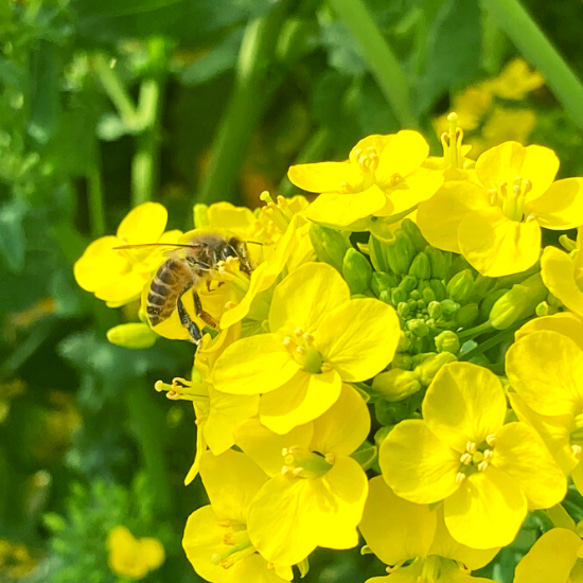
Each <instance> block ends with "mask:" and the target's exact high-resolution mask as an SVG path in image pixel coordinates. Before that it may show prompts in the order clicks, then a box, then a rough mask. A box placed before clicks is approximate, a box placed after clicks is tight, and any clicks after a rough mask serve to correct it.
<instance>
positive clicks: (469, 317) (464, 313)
mask: <svg viewBox="0 0 583 583" xmlns="http://www.w3.org/2000/svg"><path fill="white" fill-rule="evenodd" d="M479 315H480V310H479V308H478V304H466V305H465V306H462V307H461V308H460V309H459V311H458V312H457V314H456V315H455V320H456V322H457V323H458V325H459V326H461V327H462V328H471V326H472V324H473V323H474V322H475V321H476V320H477V319H478V316H479Z"/></svg>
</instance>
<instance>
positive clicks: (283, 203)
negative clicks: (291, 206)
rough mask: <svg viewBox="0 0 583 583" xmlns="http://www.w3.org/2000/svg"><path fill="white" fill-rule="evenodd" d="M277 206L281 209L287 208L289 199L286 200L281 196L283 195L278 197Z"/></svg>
mask: <svg viewBox="0 0 583 583" xmlns="http://www.w3.org/2000/svg"><path fill="white" fill-rule="evenodd" d="M277 204H278V205H279V206H280V207H287V206H288V204H287V199H286V198H285V196H281V194H280V195H278V197H277Z"/></svg>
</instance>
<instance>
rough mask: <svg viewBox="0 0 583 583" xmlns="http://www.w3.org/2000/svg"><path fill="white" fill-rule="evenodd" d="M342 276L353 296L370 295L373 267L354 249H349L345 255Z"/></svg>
mask: <svg viewBox="0 0 583 583" xmlns="http://www.w3.org/2000/svg"><path fill="white" fill-rule="evenodd" d="M342 275H343V276H344V279H345V280H346V283H347V284H348V287H349V288H350V293H351V294H353V295H354V294H367V293H368V294H370V283H371V278H372V266H371V264H370V263H369V262H368V259H367V258H366V257H365V256H364V255H363V254H362V253H360V251H357V250H356V249H354V247H351V248H350V249H348V250H347V251H346V253H345V254H344V259H343V260H342Z"/></svg>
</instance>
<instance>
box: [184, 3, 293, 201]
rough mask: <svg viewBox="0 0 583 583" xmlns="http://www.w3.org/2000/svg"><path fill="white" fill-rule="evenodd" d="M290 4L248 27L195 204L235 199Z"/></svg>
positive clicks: (278, 8)
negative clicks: (235, 187)
mask: <svg viewBox="0 0 583 583" xmlns="http://www.w3.org/2000/svg"><path fill="white" fill-rule="evenodd" d="M288 4H289V3H287V2H279V3H278V4H277V5H276V6H275V7H274V8H273V9H272V10H271V11H270V12H269V13H268V14H267V15H265V16H263V17H261V18H257V19H255V20H253V21H251V22H250V23H249V24H248V25H247V28H246V30H245V34H244V36H243V42H242V44H241V49H240V52H239V61H238V63H237V70H236V78H235V86H234V89H233V93H232V95H231V98H230V101H229V104H228V106H227V109H226V111H225V113H224V115H223V118H222V119H221V123H220V125H219V129H218V130H217V133H216V136H215V140H214V143H213V145H212V148H211V158H210V161H209V165H208V169H207V172H206V175H205V176H204V178H203V180H202V183H201V185H200V188H199V191H198V195H197V197H196V201H195V202H198V203H211V202H213V201H215V200H218V199H229V198H232V197H233V190H234V186H235V182H236V180H237V177H238V174H239V169H240V167H241V165H242V163H243V160H244V159H245V156H246V154H247V147H248V144H249V139H250V137H251V132H252V131H253V128H254V127H255V124H256V122H257V119H258V118H259V116H260V114H261V112H262V111H263V108H264V106H265V102H266V99H265V97H266V95H265V94H266V89H265V85H266V82H267V66H268V65H269V63H270V62H271V61H272V60H273V57H274V54H275V49H276V41H277V38H278V36H279V33H280V31H281V28H282V25H283V23H284V20H285V15H286V14H287V10H288Z"/></svg>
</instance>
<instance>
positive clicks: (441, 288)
mask: <svg viewBox="0 0 583 583" xmlns="http://www.w3.org/2000/svg"><path fill="white" fill-rule="evenodd" d="M429 287H431V289H432V290H433V293H434V294H435V299H436V300H437V301H438V302H440V301H441V300H445V298H446V297H447V290H446V289H445V285H443V282H441V281H440V280H439V279H430V280H429Z"/></svg>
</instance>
